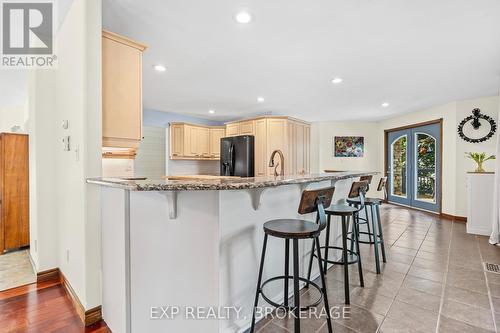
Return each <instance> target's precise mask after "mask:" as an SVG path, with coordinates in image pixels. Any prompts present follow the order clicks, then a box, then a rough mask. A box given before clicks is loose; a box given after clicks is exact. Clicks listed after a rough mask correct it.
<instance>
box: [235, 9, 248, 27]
mask: <svg viewBox="0 0 500 333" xmlns="http://www.w3.org/2000/svg"><path fill="white" fill-rule="evenodd" d="M235 18H236V22H238V23H241V24H247V23H250V21H252V15H250V13H249V12H239V13H238V14H236V17H235Z"/></svg>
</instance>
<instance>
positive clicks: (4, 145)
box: [0, 133, 30, 254]
mask: <svg viewBox="0 0 500 333" xmlns="http://www.w3.org/2000/svg"><path fill="white" fill-rule="evenodd" d="M28 179H29V166H28V136H27V135H25V134H15V133H0V254H2V253H3V252H4V251H6V250H14V249H17V248H20V247H24V246H28V245H29V244H30V239H29V180H28Z"/></svg>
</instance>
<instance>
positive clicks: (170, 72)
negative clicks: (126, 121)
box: [103, 0, 500, 121]
mask: <svg viewBox="0 0 500 333" xmlns="http://www.w3.org/2000/svg"><path fill="white" fill-rule="evenodd" d="M241 9H246V10H248V11H249V12H251V13H252V15H253V16H254V20H253V21H252V22H251V23H250V24H248V25H240V24H238V23H236V22H235V21H234V15H235V13H237V12H238V11H239V10H241ZM103 24H104V27H105V28H106V29H109V30H111V31H114V32H117V33H120V34H124V35H126V36H128V37H131V38H133V39H136V40H138V41H141V42H144V43H146V44H148V45H149V48H148V50H147V51H146V52H145V54H144V74H143V75H144V78H143V80H144V87H143V90H144V107H145V108H150V109H156V110H161V111H170V112H179V113H187V114H197V115H200V116H204V117H213V118H218V119H222V118H234V117H243V116H247V115H252V114H256V113H264V112H272V113H276V114H286V115H291V116H296V117H299V118H303V119H306V120H310V121H316V120H358V119H364V120H376V119H382V118H387V117H390V116H393V115H395V114H401V113H405V112H410V111H415V110H419V109H422V108H425V107H429V106H432V105H437V104H441V103H446V102H449V101H453V100H458V99H465V98H473V97H479V96H485V95H494V94H498V89H499V74H500V1H499V0H439V1H438V0H418V1H416V0H314V1H311V0H252V1H249V0H247V1H238V0H210V1H207V0H103ZM158 63H161V64H164V65H165V66H166V67H167V71H166V72H164V73H158V72H155V71H154V70H153V69H152V66H153V64H158ZM337 76H340V77H342V78H343V79H344V82H343V83H342V84H340V85H333V84H332V83H331V82H330V81H331V79H333V78H334V77H337ZM257 96H264V97H265V99H266V101H265V103H262V104H258V103H257V102H256V98H257ZM384 101H387V102H389V103H390V106H389V107H388V108H382V107H381V106H380V104H381V103H382V102H384ZM211 108H213V109H215V110H216V114H215V115H214V116H209V115H208V113H207V111H208V110H209V109H211Z"/></svg>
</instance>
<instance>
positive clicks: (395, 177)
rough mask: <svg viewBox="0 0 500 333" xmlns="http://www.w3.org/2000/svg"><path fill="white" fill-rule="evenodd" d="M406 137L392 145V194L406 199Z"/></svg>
mask: <svg viewBox="0 0 500 333" xmlns="http://www.w3.org/2000/svg"><path fill="white" fill-rule="evenodd" d="M407 141H408V139H407V137H406V135H404V136H401V137H399V138H398V139H397V140H395V141H394V142H393V143H392V145H391V157H392V158H391V170H392V172H391V194H392V195H396V196H400V197H405V198H406V184H407V181H406V144H407Z"/></svg>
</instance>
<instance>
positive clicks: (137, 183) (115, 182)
mask: <svg viewBox="0 0 500 333" xmlns="http://www.w3.org/2000/svg"><path fill="white" fill-rule="evenodd" d="M376 174H378V172H369V171H341V172H332V173H322V174H306V175H286V176H278V177H274V176H264V177H250V178H234V179H192V180H191V179H189V180H188V179H182V180H168V179H161V178H159V179H154V178H151V179H146V180H125V179H120V178H89V179H87V183H89V184H97V185H101V186H108V187H115V188H121V189H124V190H131V191H210V190H244V189H252V188H265V187H274V186H280V185H291V184H307V183H315V182H320V181H324V180H341V179H348V178H355V177H360V176H365V175H376Z"/></svg>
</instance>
